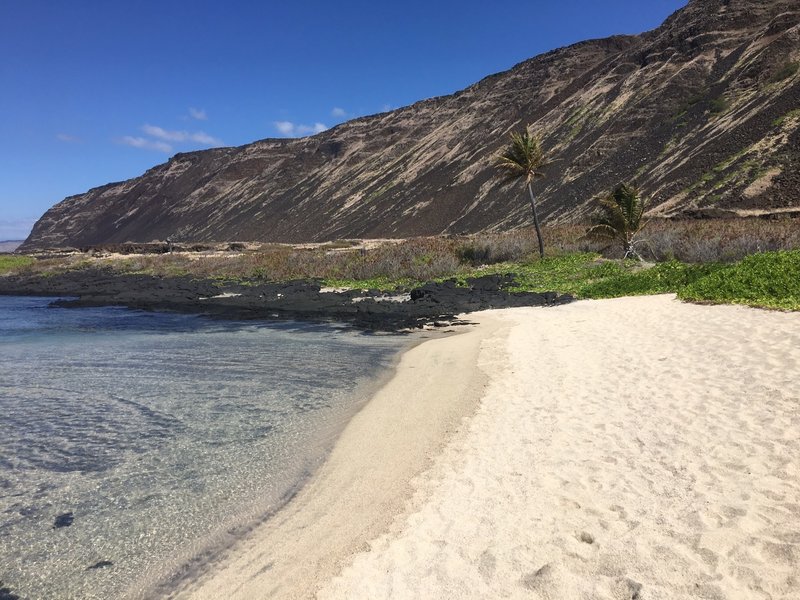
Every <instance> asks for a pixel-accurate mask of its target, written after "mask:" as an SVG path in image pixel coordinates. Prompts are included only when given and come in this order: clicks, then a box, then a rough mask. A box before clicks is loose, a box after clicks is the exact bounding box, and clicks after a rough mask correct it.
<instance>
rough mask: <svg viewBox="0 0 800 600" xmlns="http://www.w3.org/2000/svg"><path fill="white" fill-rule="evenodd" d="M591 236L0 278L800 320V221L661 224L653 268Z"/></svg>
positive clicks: (312, 248)
mask: <svg viewBox="0 0 800 600" xmlns="http://www.w3.org/2000/svg"><path fill="white" fill-rule="evenodd" d="M585 231H586V226H581V225H562V226H550V227H545V228H544V236H543V237H544V238H545V239H546V240H547V247H546V256H545V258H543V259H540V258H539V252H538V243H537V238H536V235H535V234H534V232H533V230H531V229H520V230H515V231H510V232H504V233H482V234H474V235H464V236H439V237H428V238H413V239H408V240H392V241H386V242H385V243H381V244H377V245H374V246H370V247H369V248H364V247H363V246H361V245H360V242H358V241H356V240H349V241H337V242H333V243H327V244H318V245H305V246H291V245H284V244H261V245H252V246H248V247H244V245H242V246H243V248H244V249H242V250H240V251H229V252H219V251H217V252H176V253H174V254H147V255H143V254H138V255H121V256H120V255H108V256H104V255H103V253H102V252H95V253H94V255H93V256H88V255H87V254H84V253H75V254H73V255H69V256H61V257H57V258H41V259H40V260H36V261H34V260H33V259H32V258H29V257H17V256H13V257H10V256H9V257H0V272H9V271H15V272H27V273H39V274H42V275H47V274H49V273H53V272H58V271H61V270H64V269H81V268H98V267H99V268H106V269H110V270H113V271H116V272H123V273H148V274H152V275H158V276H182V275H186V276H192V277H198V278H217V279H220V280H237V281H241V282H245V283H247V282H256V281H287V280H293V279H314V280H318V281H320V283H321V284H322V285H325V286H330V287H335V288H362V289H379V290H386V291H391V290H398V289H400V290H408V289H410V288H412V287H415V286H418V285H420V284H422V283H424V282H426V281H443V280H447V279H455V280H456V281H457V282H459V283H461V284H464V283H465V280H466V279H467V278H469V277H476V276H480V275H487V274H495V273H501V274H512V275H513V276H514V278H515V281H516V286H515V287H514V288H512V291H513V290H518V291H539V292H542V291H557V292H561V293H570V294H573V295H575V296H576V297H578V298H612V297H620V296H631V295H644V294H660V293H676V294H678V296H679V297H680V298H682V299H685V300H691V301H697V302H713V303H738V304H747V305H750V306H759V307H765V308H775V309H791V310H800V289H799V287H800V226H798V224H797V222H796V221H795V220H791V219H786V220H774V221H772V220H761V219H742V220H719V221H666V220H663V221H662V220H653V221H651V222H650V224H649V225H648V228H647V235H646V236H645V237H644V238H643V240H642V242H641V246H640V250H641V253H642V255H643V258H644V259H645V260H646V261H650V262H644V263H641V262H639V261H636V260H623V259H622V249H621V247H617V246H613V245H612V246H608V245H607V244H603V243H601V242H599V241H597V240H594V239H589V238H587V237H586V236H585V235H584V233H585Z"/></svg>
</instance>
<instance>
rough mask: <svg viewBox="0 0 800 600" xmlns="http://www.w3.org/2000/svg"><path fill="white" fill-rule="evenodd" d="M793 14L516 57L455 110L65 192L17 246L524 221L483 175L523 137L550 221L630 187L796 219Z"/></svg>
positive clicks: (711, 6) (786, 1)
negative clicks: (536, 159)
mask: <svg viewBox="0 0 800 600" xmlns="http://www.w3.org/2000/svg"><path fill="white" fill-rule="evenodd" d="M798 65H800V4H798V2H797V0H764V1H759V2H756V1H754V0H692V1H691V2H690V3H689V5H688V6H687V7H686V8H684V9H682V10H680V11H678V12H677V13H675V14H674V15H672V16H671V17H670V18H669V19H667V21H666V22H665V23H664V24H663V25H662V26H661V27H659V28H658V29H656V30H654V31H651V32H647V33H644V34H642V35H638V36H619V37H612V38H608V39H603V40H592V41H587V42H583V43H580V44H576V45H574V46H570V47H567V48H562V49H559V50H555V51H552V52H548V53H546V54H543V55H540V56H537V57H535V58H532V59H530V60H527V61H525V62H523V63H520V64H519V65H517V66H515V67H514V68H512V69H510V70H508V71H506V72H503V73H499V74H496V75H492V76H490V77H487V78H485V79H483V80H482V81H480V82H478V83H476V84H475V85H473V86H471V87H469V88H467V89H465V90H463V91H460V92H457V93H455V94H453V95H451V96H444V97H439V98H432V99H429V100H424V101H422V102H418V103H416V104H413V105H411V106H408V107H405V108H401V109H398V110H394V111H391V112H387V113H382V114H378V115H373V116H369V117H364V118H360V119H356V120H353V121H349V122H347V123H344V124H342V125H339V126H338V127H335V128H333V129H330V130H328V131H325V132H323V133H320V134H318V135H315V136H313V137H308V138H302V139H293V140H288V139H267V140H262V141H258V142H255V143H252V144H248V145H245V146H241V147H238V148H219V149H212V150H205V151H200V152H191V153H184V154H177V155H175V156H174V157H172V158H171V159H170V160H169V161H168V162H167V163H165V164H162V165H158V166H156V167H154V168H152V169H150V170H149V171H147V172H146V173H144V174H143V175H142V176H140V177H137V178H135V179H131V180H129V181H125V182H121V183H112V184H109V185H106V186H103V187H99V188H95V189H93V190H90V191H88V192H86V193H85V194H81V195H77V196H72V197H69V198H67V199H65V200H64V201H62V202H60V203H59V204H57V205H56V206H54V207H53V208H51V209H50V210H49V211H47V213H45V215H44V216H43V217H42V218H41V219H40V220H39V221H38V222H37V223H36V225H35V227H34V229H33V232H32V233H31V235H30V237H29V238H28V239H27V240H26V242H25V243H24V245H23V246H22V248H21V250H23V251H29V250H32V249H35V248H42V247H54V246H76V245H87V244H97V243H108V242H123V241H149V240H153V239H165V238H167V237H172V238H173V239H175V240H192V241H229V240H252V241H257V240H260V241H285V242H297V241H319V240H329V239H335V238H353V237H403V236H411V235H425V234H438V233H462V232H472V231H478V230H484V229H496V228H507V227H513V226H517V225H522V224H527V223H528V220H529V211H528V207H527V205H526V203H525V202H524V201H523V199H522V198H520V195H519V190H517V189H510V188H508V187H504V186H503V185H502V184H501V182H500V181H499V180H498V179H497V178H495V177H494V175H495V173H494V169H493V167H492V166H491V163H490V159H491V157H492V156H493V155H494V154H495V153H496V152H497V151H498V150H499V149H500V147H501V146H502V145H504V144H505V143H506V141H507V138H508V132H509V131H511V130H513V129H517V128H520V127H521V126H524V125H526V124H531V126H532V128H533V129H534V130H535V131H537V132H539V134H540V135H541V136H542V138H543V144H544V147H545V149H546V150H547V151H549V152H550V154H551V156H552V158H553V159H555V162H554V164H553V165H552V166H551V167H550V169H549V171H548V177H547V178H546V179H543V180H541V181H539V182H538V183H537V184H536V186H537V189H536V192H537V193H538V194H539V198H540V201H541V208H542V213H543V216H544V218H545V220H549V221H567V220H575V219H581V218H585V216H586V215H587V212H588V211H590V210H591V199H592V198H593V197H594V196H595V195H596V194H598V193H600V192H601V191H603V190H606V189H608V188H610V187H611V186H613V185H614V184H616V183H618V182H619V181H623V180H631V179H636V180H638V181H639V183H640V184H641V185H642V187H643V188H644V190H645V191H646V192H647V193H648V194H650V195H652V197H653V200H654V205H655V208H654V211H655V212H657V213H660V214H664V215H671V214H677V213H680V212H682V211H686V210H692V209H705V208H709V207H717V208H724V209H730V210H736V211H742V212H746V211H756V210H764V211H778V212H779V211H781V210H782V209H787V208H795V209H796V208H797V207H800V175H798V172H799V170H798V166H800V72H798Z"/></svg>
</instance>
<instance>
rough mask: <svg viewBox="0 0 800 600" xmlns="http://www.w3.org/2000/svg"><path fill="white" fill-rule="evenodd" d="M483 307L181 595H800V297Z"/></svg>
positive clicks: (409, 357)
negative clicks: (765, 301)
mask: <svg viewBox="0 0 800 600" xmlns="http://www.w3.org/2000/svg"><path fill="white" fill-rule="evenodd" d="M475 318H476V319H477V320H480V321H481V323H482V324H481V325H480V326H479V327H477V328H475V329H474V330H473V331H471V332H469V333H467V334H464V335H460V336H455V337H451V338H446V339H441V340H434V341H431V342H427V343H425V344H422V345H421V346H418V347H417V348H415V349H414V350H412V351H410V352H409V353H407V354H406V356H405V357H404V359H403V361H402V362H401V364H400V367H399V370H398V373H397V375H396V377H395V378H394V379H393V380H392V381H391V382H390V383H389V385H387V386H386V387H385V388H384V389H383V390H382V392H381V393H380V394H379V395H378V396H377V397H376V398H375V399H374V401H373V402H371V403H370V404H369V405H368V406H367V407H366V408H365V409H364V410H363V411H362V412H361V413H360V414H359V415H358V417H357V419H356V420H354V421H353V423H352V424H351V426H349V427H348V429H347V430H346V432H345V434H344V436H343V437H342V439H341V441H340V443H339V444H338V445H337V447H336V450H335V451H334V454H333V456H332V457H331V460H330V461H328V463H327V464H326V465H325V468H324V469H323V472H322V473H321V474H320V476H319V477H318V478H317V479H316V480H315V482H314V484H313V485H312V486H309V487H307V488H305V489H304V490H303V492H302V493H301V497H300V498H298V499H297V501H296V502H294V503H292V505H291V510H289V511H287V512H286V514H285V515H283V516H282V517H281V519H277V520H276V522H275V523H272V524H268V526H266V527H265V530H264V531H260V532H256V534H254V535H253V537H252V538H250V539H248V540H247V541H246V542H245V543H243V544H242V545H241V547H239V548H237V549H236V550H235V552H234V553H233V554H232V556H231V557H230V558H229V559H227V560H226V561H224V562H223V564H221V565H220V566H219V568H216V569H213V571H212V572H210V573H209V574H208V576H207V577H206V578H204V579H201V580H199V581H196V582H195V583H194V584H193V586H192V587H191V588H190V589H187V590H185V592H184V594H183V595H181V597H184V596H186V597H194V598H215V597H225V598H267V597H270V598H272V597H310V596H313V595H315V594H316V595H317V596H318V597H320V598H348V599H349V598H375V599H378V598H536V599H553V600H555V599H559V600H561V599H583V598H585V599H590V598H592V599H594V598H598V599H623V598H624V599H629V600H631V599H637V598H638V599H642V600H645V599H671V600H672V599H684V598H687V599H688V598H708V599H738V598H741V599H745V598H747V599H761V598H764V599H766V598H770V599H772V600H778V599H781V600H789V599H795V600H796V599H798V598H800V315H797V314H785V313H777V312H766V311H759V310H753V309H748V308H743V307H735V306H713V307H712V306H696V305H690V304H683V303H680V302H678V301H676V300H675V299H674V298H673V297H672V296H656V297H645V298H623V299H618V300H604V301H586V302H577V303H574V304H570V305H566V306H559V307H555V308H549V309H528V308H520V309H507V310H503V311H487V312H485V313H478V314H476V315H475ZM473 407H476V408H475V410H474V414H473V416H472V417H471V418H469V419H468V420H462V419H461V417H462V416H463V415H466V414H469V412H470V410H471V409H472V408H473Z"/></svg>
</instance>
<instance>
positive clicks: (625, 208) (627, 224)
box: [586, 183, 647, 260]
mask: <svg viewBox="0 0 800 600" xmlns="http://www.w3.org/2000/svg"><path fill="white" fill-rule="evenodd" d="M599 204H600V206H599V210H600V212H599V215H598V216H597V224H596V225H594V226H593V227H591V228H590V229H589V231H587V232H586V235H588V236H589V237H591V238H595V239H601V240H609V241H612V242H613V241H619V242H620V243H621V244H622V249H623V250H624V251H625V255H624V256H623V258H628V257H630V256H633V257H635V258H637V259H639V260H642V257H641V255H640V254H639V252H638V251H637V250H636V244H637V242H638V240H637V239H636V236H637V234H638V233H639V232H640V231H641V230H642V228H643V227H644V226H645V225H646V223H642V217H643V216H644V210H645V208H646V207H647V199H646V198H644V197H642V195H641V193H640V192H639V187H638V186H637V185H636V184H633V185H628V184H625V183H621V184H619V185H618V186H617V187H616V188H614V190H613V191H612V192H611V193H609V194H608V195H606V196H604V197H602V198H600V199H599Z"/></svg>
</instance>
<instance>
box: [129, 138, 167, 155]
mask: <svg viewBox="0 0 800 600" xmlns="http://www.w3.org/2000/svg"><path fill="white" fill-rule="evenodd" d="M117 141H118V142H119V143H120V144H122V145H123V146H132V147H133V148H141V149H143V150H157V151H158V152H166V153H167V154H169V153H170V152H172V146H171V145H170V144H167V143H166V142H162V141H159V140H148V139H146V138H143V137H135V136H132V135H125V136H122V137H121V138H119V140H117Z"/></svg>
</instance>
